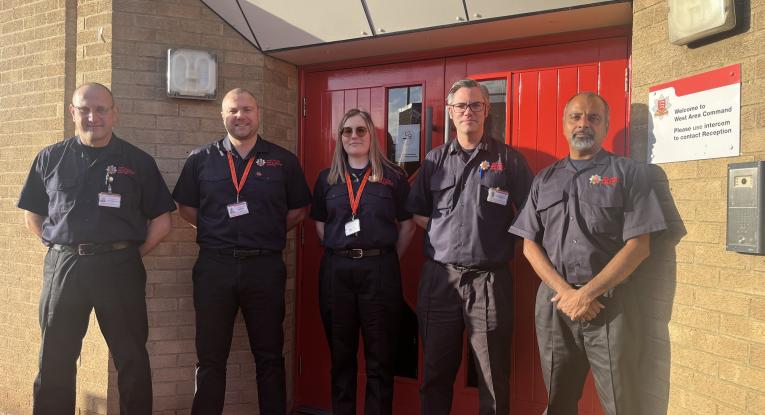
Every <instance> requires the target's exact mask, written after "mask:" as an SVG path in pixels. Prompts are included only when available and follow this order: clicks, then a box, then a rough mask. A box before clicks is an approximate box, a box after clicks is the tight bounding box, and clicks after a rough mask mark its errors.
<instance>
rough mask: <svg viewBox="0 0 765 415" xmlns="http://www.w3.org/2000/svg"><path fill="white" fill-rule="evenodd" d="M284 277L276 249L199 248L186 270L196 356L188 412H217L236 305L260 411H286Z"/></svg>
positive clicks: (271, 414) (278, 414)
mask: <svg viewBox="0 0 765 415" xmlns="http://www.w3.org/2000/svg"><path fill="white" fill-rule="evenodd" d="M286 277H287V270H286V267H285V265H284V261H283V260H282V256H281V253H278V252H275V253H273V254H267V255H260V256H252V257H248V258H242V259H240V258H235V257H233V256H230V255H221V254H218V252H217V251H210V250H205V249H202V250H200V251H199V258H198V259H197V262H196V264H195V265H194V270H193V273H192V279H193V281H194V309H195V311H196V330H197V334H196V347H197V359H198V362H197V371H196V393H195V394H194V403H193V405H192V408H191V413H192V414H198V415H209V414H220V413H221V412H223V404H224V399H225V393H226V363H227V361H228V356H229V352H230V351H231V339H232V337H233V333H234V320H235V318H236V313H237V312H238V311H239V310H240V309H241V310H242V316H243V317H244V322H245V325H246V326H247V335H248V337H249V340H250V349H251V351H252V355H253V356H254V357H255V366H256V370H257V382H258V403H259V406H260V413H261V414H262V415H284V414H286V413H287V392H286V383H285V371H284V357H283V354H282V351H283V348H284V329H283V327H282V322H283V321H284V289H285V281H286Z"/></svg>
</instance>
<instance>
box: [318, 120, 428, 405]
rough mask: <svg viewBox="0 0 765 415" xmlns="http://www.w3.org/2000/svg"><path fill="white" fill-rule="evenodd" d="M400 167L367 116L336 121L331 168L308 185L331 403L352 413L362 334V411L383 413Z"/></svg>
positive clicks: (402, 193)
mask: <svg viewBox="0 0 765 415" xmlns="http://www.w3.org/2000/svg"><path fill="white" fill-rule="evenodd" d="M408 194H409V182H408V181H407V178H406V173H405V172H404V171H403V170H401V169H400V168H399V167H398V166H396V165H395V164H393V163H392V162H390V161H389V160H388V159H387V158H385V156H384V155H383V154H382V152H381V151H380V146H379V144H378V141H377V137H376V134H375V128H374V125H373V123H372V119H371V117H370V115H369V114H368V113H367V112H364V111H361V110H358V109H352V110H350V111H348V112H346V113H345V115H344V116H343V119H342V120H341V122H340V126H339V128H338V132H337V141H336V143H335V152H334V156H333V157H332V164H331V166H330V168H328V169H325V170H323V171H322V172H321V173H320V174H319V178H318V179H317V181H316V186H315V187H314V193H313V195H314V199H313V206H312V208H311V218H313V219H314V220H315V221H316V232H317V233H318V235H319V238H320V239H321V240H322V243H323V244H324V246H325V248H326V249H325V251H324V257H323V258H322V261H321V267H320V269H319V307H320V311H321V318H322V322H323V323H324V331H325V333H326V335H327V342H328V343H329V348H330V353H331V357H332V409H333V413H334V414H335V415H355V414H356V373H357V367H358V362H357V361H356V352H357V350H358V344H359V341H358V339H359V330H360V331H361V335H362V336H363V337H364V357H365V360H366V377H367V385H366V398H365V403H364V413H365V414H367V415H371V414H390V413H391V412H392V406H393V363H394V362H393V357H394V352H395V346H396V337H397V334H398V327H399V324H400V317H401V311H402V307H403V304H404V303H403V301H404V300H403V295H402V292H401V273H400V269H399V257H400V256H401V255H402V254H403V253H404V251H405V250H406V248H407V246H408V245H409V242H410V241H411V238H412V234H413V233H414V222H413V221H412V220H411V217H412V215H411V214H410V213H408V212H407V211H406V210H405V208H404V203H405V201H406V198H407V195H408Z"/></svg>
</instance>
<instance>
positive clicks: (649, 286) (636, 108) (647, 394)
mask: <svg viewBox="0 0 765 415" xmlns="http://www.w3.org/2000/svg"><path fill="white" fill-rule="evenodd" d="M648 120H649V112H648V106H647V105H645V104H632V109H631V124H632V130H631V137H632V143H631V144H633V145H631V146H630V148H631V149H632V151H631V153H632V158H634V159H636V160H639V161H645V160H646V159H647V142H648V140H647V138H648V131H647V126H648ZM648 173H649V177H650V180H651V185H652V186H653V187H654V190H655V191H656V194H657V196H658V197H659V201H660V202H661V205H662V210H663V212H664V217H665V219H666V221H667V226H668V229H667V230H666V231H664V232H661V233H659V234H657V235H654V237H653V238H652V240H651V256H650V257H649V259H648V260H646V261H645V262H644V263H643V264H642V265H641V266H640V268H639V269H638V271H637V272H636V275H635V277H636V280H635V282H636V283H637V288H638V291H639V293H638V298H639V299H640V300H639V303H640V308H641V315H642V317H643V319H642V321H643V333H644V335H643V336H642V339H641V340H642V346H643V353H642V356H641V362H640V379H641V380H640V384H641V391H640V397H641V402H643V406H642V408H641V414H645V415H649V414H650V415H654V414H666V413H667V410H668V406H669V386H670V380H669V379H670V366H671V361H672V349H671V345H670V339H669V321H670V320H671V319H672V305H673V303H674V301H675V294H676V290H677V252H676V249H677V244H678V243H679V242H680V240H681V239H682V238H683V236H685V234H686V233H687V232H686V229H685V225H684V224H683V221H682V218H681V217H680V213H679V212H678V210H677V206H676V205H675V201H674V200H673V199H672V194H671V193H670V190H669V181H668V179H667V175H666V173H665V172H664V170H663V169H662V168H661V167H660V166H658V165H655V164H649V165H648Z"/></svg>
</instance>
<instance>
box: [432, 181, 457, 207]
mask: <svg viewBox="0 0 765 415" xmlns="http://www.w3.org/2000/svg"><path fill="white" fill-rule="evenodd" d="M455 184H456V178H455V177H454V175H450V174H445V172H443V171H441V172H438V173H436V174H434V175H433V177H431V179H430V193H431V194H432V195H433V207H434V208H435V210H436V211H438V212H440V213H446V212H448V211H449V210H451V208H452V204H453V203H454V185H455Z"/></svg>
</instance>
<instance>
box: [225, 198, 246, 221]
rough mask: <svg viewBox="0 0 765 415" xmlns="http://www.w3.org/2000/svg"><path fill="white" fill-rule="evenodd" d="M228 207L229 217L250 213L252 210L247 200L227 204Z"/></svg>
mask: <svg viewBox="0 0 765 415" xmlns="http://www.w3.org/2000/svg"><path fill="white" fill-rule="evenodd" d="M226 209H228V217H229V218H235V217H237V216H242V215H246V214H248V213H250V210H249V209H247V202H237V203H231V204H229V205H226Z"/></svg>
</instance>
